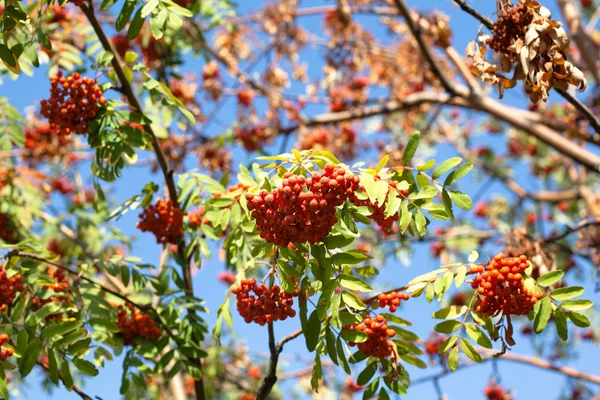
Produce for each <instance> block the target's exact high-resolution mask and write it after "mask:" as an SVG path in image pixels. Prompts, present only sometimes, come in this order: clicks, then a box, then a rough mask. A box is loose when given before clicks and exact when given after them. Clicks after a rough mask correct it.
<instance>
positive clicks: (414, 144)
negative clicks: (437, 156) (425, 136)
mask: <svg viewBox="0 0 600 400" xmlns="http://www.w3.org/2000/svg"><path fill="white" fill-rule="evenodd" d="M420 138H421V133H420V132H415V133H413V134H412V136H411V137H410V139H409V140H408V143H407V144H406V148H405V149H404V154H402V165H408V164H410V162H411V161H412V159H413V157H414V156H415V153H416V152H417V148H418V147H419V140H420Z"/></svg>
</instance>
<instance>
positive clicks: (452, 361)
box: [448, 347, 458, 371]
mask: <svg viewBox="0 0 600 400" xmlns="http://www.w3.org/2000/svg"><path fill="white" fill-rule="evenodd" d="M448 368H449V369H450V371H456V368H458V347H455V348H453V349H452V351H451V352H450V354H448Z"/></svg>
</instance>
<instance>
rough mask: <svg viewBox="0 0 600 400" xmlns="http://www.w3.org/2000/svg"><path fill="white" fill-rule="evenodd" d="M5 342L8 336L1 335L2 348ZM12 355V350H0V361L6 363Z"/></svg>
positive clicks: (0, 344)
mask: <svg viewBox="0 0 600 400" xmlns="http://www.w3.org/2000/svg"><path fill="white" fill-rule="evenodd" d="M6 342H8V335H7V334H6V333H3V334H2V335H0V346H3V345H4V343H6ZM12 355H13V349H10V348H9V349H0V361H6V359H7V358H8V357H10V356H12Z"/></svg>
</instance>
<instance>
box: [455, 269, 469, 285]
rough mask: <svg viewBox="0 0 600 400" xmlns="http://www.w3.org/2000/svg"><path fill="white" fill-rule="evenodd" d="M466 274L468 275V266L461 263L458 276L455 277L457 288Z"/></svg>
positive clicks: (457, 272) (457, 271)
mask: <svg viewBox="0 0 600 400" xmlns="http://www.w3.org/2000/svg"><path fill="white" fill-rule="evenodd" d="M466 276H467V267H465V266H464V265H461V266H460V267H458V269H457V270H456V277H455V278H454V284H455V285H456V288H457V289H458V288H459V287H460V286H461V285H462V284H463V282H464V281H465V277H466Z"/></svg>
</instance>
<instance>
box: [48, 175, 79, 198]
mask: <svg viewBox="0 0 600 400" xmlns="http://www.w3.org/2000/svg"><path fill="white" fill-rule="evenodd" d="M52 190H56V191H57V192H60V193H61V194H69V193H73V192H74V191H75V185H74V184H73V183H72V182H71V181H69V179H67V178H64V177H62V178H56V179H54V180H53V181H52Z"/></svg>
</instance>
